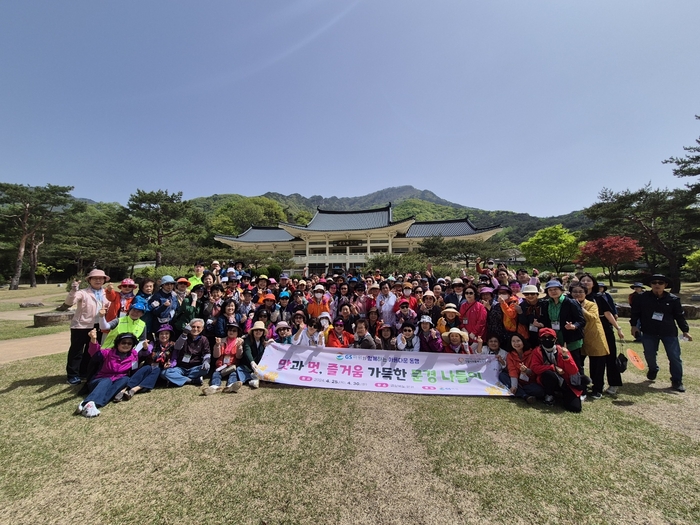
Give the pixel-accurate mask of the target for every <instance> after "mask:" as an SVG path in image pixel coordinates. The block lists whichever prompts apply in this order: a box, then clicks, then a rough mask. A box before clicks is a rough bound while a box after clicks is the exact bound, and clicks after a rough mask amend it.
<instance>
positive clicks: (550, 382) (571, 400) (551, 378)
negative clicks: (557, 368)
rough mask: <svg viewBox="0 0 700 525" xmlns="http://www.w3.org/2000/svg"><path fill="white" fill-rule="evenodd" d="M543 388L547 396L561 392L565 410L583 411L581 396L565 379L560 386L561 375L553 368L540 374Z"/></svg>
mask: <svg viewBox="0 0 700 525" xmlns="http://www.w3.org/2000/svg"><path fill="white" fill-rule="evenodd" d="M540 381H541V383H542V388H544V393H545V395H547V396H553V395H554V394H555V393H556V392H561V398H562V399H561V401H562V406H563V407H564V410H568V411H569V412H581V398H580V397H579V396H577V395H576V394H575V393H574V391H573V390H571V387H569V385H568V384H567V383H566V381H564V382H563V383H562V384H561V386H559V376H558V375H557V373H556V372H554V371H552V370H547V371H546V372H545V373H544V374H542V375H541V376H540Z"/></svg>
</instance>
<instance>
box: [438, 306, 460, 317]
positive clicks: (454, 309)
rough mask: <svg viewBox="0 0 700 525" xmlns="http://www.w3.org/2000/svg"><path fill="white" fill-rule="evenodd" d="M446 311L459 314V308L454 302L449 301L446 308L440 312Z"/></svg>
mask: <svg viewBox="0 0 700 525" xmlns="http://www.w3.org/2000/svg"><path fill="white" fill-rule="evenodd" d="M445 312H454V313H456V314H457V315H459V310H457V307H456V306H455V305H454V304H453V303H447V304H446V305H445V309H444V310H443V311H442V312H440V313H443V314H444V313H445Z"/></svg>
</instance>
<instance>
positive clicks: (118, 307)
mask: <svg viewBox="0 0 700 525" xmlns="http://www.w3.org/2000/svg"><path fill="white" fill-rule="evenodd" d="M118 288H119V291H118V292H115V291H114V288H112V285H111V284H108V285H107V286H106V287H105V297H106V298H107V299H108V300H109V302H110V303H111V304H110V305H109V308H108V309H107V313H106V314H105V320H106V321H107V322H110V321H112V320H113V319H116V318H117V317H124V316H126V315H127V314H128V313H129V308H130V307H131V301H133V300H134V297H135V295H134V290H135V289H136V283H135V282H134V280H133V279H128V278H127V279H124V280H123V281H122V282H121V283H120V284H119V286H118ZM108 331H109V330H107V332H108ZM105 333H106V332H105Z"/></svg>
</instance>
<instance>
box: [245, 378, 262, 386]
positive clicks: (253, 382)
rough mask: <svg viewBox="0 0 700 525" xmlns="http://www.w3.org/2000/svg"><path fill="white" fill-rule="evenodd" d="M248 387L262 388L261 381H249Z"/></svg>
mask: <svg viewBox="0 0 700 525" xmlns="http://www.w3.org/2000/svg"><path fill="white" fill-rule="evenodd" d="M248 385H249V386H250V388H260V380H259V379H251V380H250V381H248Z"/></svg>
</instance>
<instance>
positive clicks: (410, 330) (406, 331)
mask: <svg viewBox="0 0 700 525" xmlns="http://www.w3.org/2000/svg"><path fill="white" fill-rule="evenodd" d="M401 331H402V332H405V333H410V332H413V329H412V328H404V329H403V330H401Z"/></svg>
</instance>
